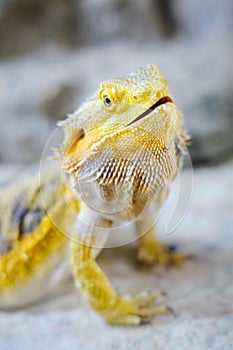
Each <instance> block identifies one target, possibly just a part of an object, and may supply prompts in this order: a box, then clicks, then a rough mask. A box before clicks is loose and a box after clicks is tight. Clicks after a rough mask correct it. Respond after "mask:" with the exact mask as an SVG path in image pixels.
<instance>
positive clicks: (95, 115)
mask: <svg viewBox="0 0 233 350" xmlns="http://www.w3.org/2000/svg"><path fill="white" fill-rule="evenodd" d="M60 126H61V127H62V128H63V129H64V133H65V138H64V142H63V145H62V146H61V147H60V148H59V149H58V151H57V156H58V158H59V159H60V167H61V169H62V170H63V172H64V173H66V174H68V175H69V176H68V177H69V179H65V178H63V180H62V185H61V187H59V181H58V178H59V177H58V173H56V171H52V170H50V174H51V175H50V177H49V176H48V175H47V171H46V172H45V176H42V180H41V184H40V185H38V184H37V185H35V181H36V180H35V179H34V178H32V180H26V181H21V182H18V183H16V184H15V185H13V186H11V187H10V188H8V189H4V190H3V191H5V192H4V197H5V198H8V199H9V198H10V200H7V203H4V202H2V203H1V206H2V210H1V217H0V220H1V231H2V232H1V235H0V238H1V242H2V249H1V250H2V255H0V306H1V307H15V306H19V305H22V304H25V303H26V302H29V301H34V300H35V299H37V297H39V296H40V294H41V295H43V293H44V292H45V291H46V287H45V286H46V283H43V291H41V293H34V292H31V293H28V292H27V291H28V290H30V291H32V290H33V286H34V285H36V284H37V285H38V283H41V281H42V280H43V281H46V280H47V278H48V272H51V271H52V270H53V269H55V268H56V265H57V263H58V262H60V261H62V260H63V259H64V257H65V255H66V246H67V244H69V243H70V241H69V240H67V239H66V238H65V236H63V235H62V234H61V232H65V233H66V234H68V235H69V236H70V235H72V238H73V241H72V243H71V266H72V271H73V276H74V279H75V282H76V285H77V287H78V288H79V289H80V290H81V292H82V294H83V296H84V297H85V299H86V300H87V302H88V303H89V304H90V305H91V306H92V308H93V309H95V310H96V311H97V312H98V313H99V314H101V315H102V316H104V317H105V318H106V320H108V321H109V322H110V323H115V324H126V325H138V324H140V323H143V322H144V321H147V320H148V319H149V318H151V317H152V316H155V315H159V314H163V313H167V312H169V309H168V308H167V307H166V306H165V305H161V304H158V303H156V299H157V297H158V294H152V295H149V294H147V293H141V294H139V295H137V296H134V297H129V296H121V297H120V296H118V295H117V294H116V292H115V290H114V288H113V287H112V285H111V284H110V282H109V281H108V279H107V277H106V276H105V275H104V273H103V271H102V270H101V269H100V267H99V266H98V265H97V263H96V261H95V256H96V253H97V251H98V250H100V249H99V247H100V248H101V246H103V243H104V241H105V240H106V239H107V234H108V231H109V232H110V231H111V228H112V227H113V225H114V224H116V223H118V222H120V221H125V220H126V221H129V220H131V221H135V227H136V230H137V231H138V234H139V235H140V236H141V238H140V246H139V255H138V257H139V259H140V260H141V261H143V262H146V263H149V264H152V263H155V262H160V263H168V262H180V261H182V260H183V259H184V257H183V256H181V255H179V254H177V255H174V254H172V253H169V252H168V250H167V249H166V247H165V246H164V245H163V244H161V243H159V242H158V241H156V239H155V237H154V234H153V226H154V217H155V213H156V210H158V209H159V207H160V206H161V205H162V204H163V202H164V200H165V199H166V196H167V194H168V192H169V185H170V183H171V182H172V180H173V179H174V177H175V176H176V175H177V172H178V170H179V167H180V160H181V158H182V153H183V149H184V145H185V141H186V135H185V132H184V130H183V129H182V126H181V115H180V113H179V112H178V110H177V108H176V105H175V104H174V102H173V100H172V97H171V95H170V93H169V91H168V84H167V81H166V79H165V78H164V76H163V75H162V73H161V71H160V70H159V68H158V67H157V66H155V65H147V66H145V67H142V68H140V69H139V70H138V71H136V72H135V73H132V74H130V75H129V76H127V77H125V78H121V79H111V80H108V81H105V82H103V83H102V84H101V85H100V88H99V90H98V91H97V93H95V94H94V95H93V96H92V97H91V98H89V99H88V100H87V101H86V102H85V103H84V104H82V105H81V107H80V108H79V109H78V110H77V111H76V112H75V113H74V114H73V115H72V116H70V117H69V118H67V120H65V121H63V122H61V123H60ZM49 181H51V182H49ZM41 187H42V189H43V191H44V192H45V193H46V200H45V206H46V212H45V211H44V209H43V206H42V203H41V199H40V198H39V192H40V189H41ZM64 195H65V196H66V199H67V198H68V202H69V203H68V204H69V205H71V206H72V207H73V211H74V212H75V213H76V214H75V216H76V217H77V219H74V216H72V215H71V217H70V215H69V214H70V213H69V208H68V206H67V205H66V201H65V200H64ZM15 203H16V204H15ZM17 203H18V207H17ZM25 208H26V209H27V210H26V212H25ZM67 208H68V209H67ZM25 213H26V214H25ZM28 215H29V217H28ZM30 215H31V216H30ZM51 218H52V220H51ZM55 223H56V225H55ZM97 247H98V249H97ZM51 261H53V263H52V262H51ZM54 261H55V263H54ZM29 294H30V296H32V295H33V297H29ZM25 295H26V297H25ZM23 296H24V297H23Z"/></svg>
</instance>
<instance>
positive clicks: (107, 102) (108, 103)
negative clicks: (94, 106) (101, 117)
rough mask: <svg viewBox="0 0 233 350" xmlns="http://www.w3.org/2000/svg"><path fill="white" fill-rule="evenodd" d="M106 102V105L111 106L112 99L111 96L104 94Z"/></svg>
mask: <svg viewBox="0 0 233 350" xmlns="http://www.w3.org/2000/svg"><path fill="white" fill-rule="evenodd" d="M104 104H105V106H107V107H109V106H111V104H112V100H111V98H110V97H109V96H104Z"/></svg>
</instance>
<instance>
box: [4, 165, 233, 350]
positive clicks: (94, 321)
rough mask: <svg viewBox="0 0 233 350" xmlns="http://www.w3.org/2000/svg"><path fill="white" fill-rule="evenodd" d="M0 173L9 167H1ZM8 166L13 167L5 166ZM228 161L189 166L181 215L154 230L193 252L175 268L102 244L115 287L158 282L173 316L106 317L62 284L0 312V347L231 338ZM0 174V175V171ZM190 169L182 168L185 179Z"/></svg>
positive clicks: (132, 288)
mask: <svg viewBox="0 0 233 350" xmlns="http://www.w3.org/2000/svg"><path fill="white" fill-rule="evenodd" d="M3 169H5V176H7V172H10V167H8V168H7V167H5V166H4V167H3V166H2V167H1V168H0V174H3V171H2V170H3ZM11 171H13V169H11ZM232 171H233V163H232V162H231V163H230V164H228V165H225V166H221V167H212V168H209V169H208V168H202V169H199V170H196V171H195V172H194V190H193V197H192V201H191V204H190V207H189V209H188V212H187V213H186V215H185V217H184V220H183V222H182V223H181V225H180V226H179V228H178V229H177V230H176V231H175V232H173V234H172V235H166V237H165V236H164V235H163V236H162V238H163V239H164V240H166V241H167V242H170V243H178V245H179V248H180V249H181V250H182V251H186V252H189V253H193V254H195V256H196V259H195V260H193V261H190V262H187V263H186V264H184V265H183V266H181V267H180V268H177V269H175V268H171V269H163V268H161V267H156V266H155V267H152V268H150V269H149V270H147V269H145V268H142V267H141V268H138V266H137V265H136V263H135V255H136V250H135V248H136V247H135V246H134V245H127V246H123V247H120V248H115V249H106V250H105V251H104V252H103V253H102V254H101V255H100V257H99V263H100V264H101V266H102V267H103V268H104V271H105V272H106V273H107V275H108V276H109V278H110V279H111V281H112V282H113V283H114V285H115V286H116V287H117V290H118V292H119V293H137V292H140V291H141V290H142V288H143V289H146V290H152V291H155V290H163V291H165V292H166V293H167V294H168V299H167V302H168V303H169V305H171V306H172V307H173V308H174V309H175V311H176V313H177V316H176V317H174V316H161V317H157V318H155V319H154V320H153V321H152V322H151V323H150V324H146V325H144V326H142V327H138V328H134V327H125V328H124V327H118V326H110V325H107V324H106V323H105V322H104V321H103V320H102V319H101V318H100V317H99V316H98V315H96V314H95V313H94V312H93V311H92V310H90V308H89V307H88V306H87V305H86V304H85V303H84V301H83V300H82V299H81V297H80V295H79V294H78V292H76V291H74V290H70V292H67V294H65V295H60V296H56V297H50V298H48V299H46V300H44V301H41V302H40V303H39V304H38V305H35V306H33V307H31V308H28V309H27V310H21V311H17V312H11V313H6V312H0V328H1V337H0V348H1V350H8V349H11V350H21V349H24V350H28V349H31V348H33V349H34V350H37V349H38V350H39V349H41V348H51V349H57V350H60V349H67V350H68V349H92V350H94V349H104V350H105V349H119V350H125V349H135V350H141V349H148V350H154V349H158V350H160V349H161V350H162V349H168V350H171V349H173V350H174V349H175V350H176V349H177V350H187V349H190V350H196V349H200V350H207V349H211V350H219V349H223V350H231V349H232V343H233V336H232V322H233V308H232V299H233V286H232V274H233V264H232V254H233V246H232V227H233V218H232V207H233V198H232V193H231V191H230V190H229V189H231V188H232V186H233V180H232ZM2 177H3V175H2ZM189 177H190V172H187V171H185V172H184V178H183V179H184V181H185V182H187V181H189Z"/></svg>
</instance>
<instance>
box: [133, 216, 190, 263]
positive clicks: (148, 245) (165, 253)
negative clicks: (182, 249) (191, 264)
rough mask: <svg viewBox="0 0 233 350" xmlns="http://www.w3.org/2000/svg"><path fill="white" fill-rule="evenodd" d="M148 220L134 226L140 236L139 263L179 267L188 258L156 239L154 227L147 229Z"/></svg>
mask: <svg viewBox="0 0 233 350" xmlns="http://www.w3.org/2000/svg"><path fill="white" fill-rule="evenodd" d="M149 220H150V219H148V218H147V220H145V221H139V222H137V225H136V227H137V230H138V233H139V234H140V238H139V249H138V260H139V262H142V263H145V264H148V265H152V264H154V263H159V264H163V265H179V264H181V263H183V262H184V261H185V260H187V258H189V256H188V255H186V254H181V253H177V252H176V251H175V249H173V248H172V247H170V246H169V245H166V244H164V243H162V242H160V241H159V240H158V239H156V236H155V233H154V229H155V227H154V226H151V227H150V228H149V229H148V222H150V221H149ZM151 225H152V220H151Z"/></svg>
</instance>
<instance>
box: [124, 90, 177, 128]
mask: <svg viewBox="0 0 233 350" xmlns="http://www.w3.org/2000/svg"><path fill="white" fill-rule="evenodd" d="M168 102H173V100H172V98H171V97H169V96H163V97H162V98H160V99H159V100H158V101H157V102H155V103H154V104H153V105H152V106H151V107H150V108H148V109H147V110H146V111H145V112H143V113H142V114H140V115H139V116H138V117H137V118H135V119H134V120H132V122H130V123H129V124H128V125H127V126H129V125H132V124H133V123H136V122H138V121H139V120H141V119H143V118H145V117H146V116H147V115H148V114H150V113H151V112H152V111H154V110H155V109H156V108H157V107H159V106H162V105H164V104H165V103H168Z"/></svg>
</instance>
